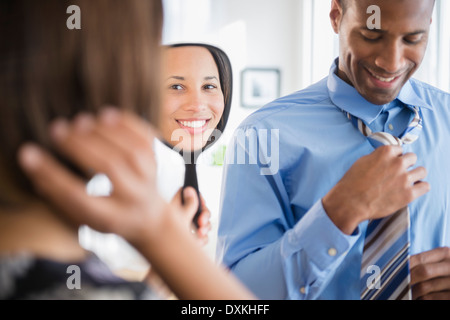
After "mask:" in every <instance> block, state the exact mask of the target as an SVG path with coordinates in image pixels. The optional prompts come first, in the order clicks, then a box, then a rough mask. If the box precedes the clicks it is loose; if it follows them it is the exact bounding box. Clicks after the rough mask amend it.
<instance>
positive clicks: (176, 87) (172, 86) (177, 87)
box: [170, 84, 183, 90]
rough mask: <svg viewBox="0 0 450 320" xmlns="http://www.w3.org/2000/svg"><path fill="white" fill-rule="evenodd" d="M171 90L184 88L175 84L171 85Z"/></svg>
mask: <svg viewBox="0 0 450 320" xmlns="http://www.w3.org/2000/svg"><path fill="white" fill-rule="evenodd" d="M170 89H173V90H183V87H182V86H181V85H179V84H174V85H171V86H170Z"/></svg>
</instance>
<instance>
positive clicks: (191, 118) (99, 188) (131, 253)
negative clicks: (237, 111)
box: [80, 43, 232, 278]
mask: <svg viewBox="0 0 450 320" xmlns="http://www.w3.org/2000/svg"><path fill="white" fill-rule="evenodd" d="M162 62H163V63H162V77H161V78H162V86H161V105H162V108H161V113H160V128H161V134H162V140H163V141H164V144H160V143H158V141H157V142H156V143H155V156H156V160H157V167H158V187H159V191H160V192H161V194H162V196H163V197H164V198H165V199H166V200H167V201H174V202H177V201H178V202H179V201H182V194H181V191H182V190H183V188H184V187H186V186H192V187H194V189H196V190H197V191H198V195H199V199H200V204H199V208H198V210H197V212H196V215H195V216H194V226H195V227H196V228H195V229H194V228H193V233H195V234H196V235H197V238H198V240H199V241H200V242H201V243H202V244H203V245H206V244H207V242H208V232H209V231H210V230H211V222H210V218H211V213H210V211H209V209H208V208H207V206H206V203H205V200H204V199H203V197H201V196H200V192H199V188H198V183H197V175H196V164H195V163H187V164H185V163H184V161H183V160H182V159H180V157H176V158H174V157H173V154H171V153H172V151H171V150H172V149H174V150H177V153H178V152H179V153H180V154H181V155H182V157H181V158H183V159H184V158H185V156H186V155H190V154H191V152H192V151H195V152H196V153H197V155H199V153H200V152H201V151H203V150H205V149H206V148H207V147H209V146H211V145H212V143H213V142H214V140H213V139H211V136H213V138H214V139H218V138H219V137H220V133H221V132H223V130H224V129H225V125H226V122H227V119H228V116H229V113H230V107H231V98H232V68H231V63H230V61H229V59H228V57H227V55H226V53H225V52H223V51H222V50H221V49H219V48H217V47H215V46H212V45H208V44H200V43H179V44H172V45H170V46H164V47H163V55H162ZM167 147H169V148H170V151H168V150H167ZM188 157H189V156H188ZM184 175H186V177H185V178H184V181H183V176H184ZM183 184H184V186H183ZM182 187H183V188H182ZM180 188H181V189H180ZM110 190H111V186H110V183H109V181H108V179H107V177H105V176H104V175H98V176H96V177H94V179H92V180H91V181H90V182H89V184H88V192H89V193H90V194H91V195H94V196H108V195H109V194H110ZM80 241H81V243H82V245H83V246H84V247H85V248H87V249H90V250H92V251H94V252H96V253H97V254H98V255H99V256H101V257H102V258H104V259H105V260H106V261H108V263H109V264H110V265H111V267H112V268H113V269H115V270H117V272H118V273H126V274H129V273H130V271H129V270H138V269H145V268H147V266H146V263H145V259H143V258H142V256H141V255H140V254H139V253H138V252H136V250H135V249H134V248H132V247H130V245H129V244H128V243H127V242H126V241H124V240H123V239H121V238H120V237H117V236H114V235H109V234H108V235H104V234H101V233H98V232H96V231H94V230H92V229H90V228H87V227H83V228H82V229H81V230H80ZM108 247H113V248H114V250H112V251H111V252H110V251H108V250H106V249H105V248H108ZM140 265H143V266H142V267H139V266H140ZM132 274H137V276H133V278H134V277H136V278H140V277H141V275H140V272H137V273H136V271H134V272H132ZM150 275H152V274H151V273H150Z"/></svg>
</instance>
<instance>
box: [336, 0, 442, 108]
mask: <svg viewBox="0 0 450 320" xmlns="http://www.w3.org/2000/svg"><path fill="white" fill-rule="evenodd" d="M371 5H377V6H379V7H380V9H381V28H380V29H374V30H370V29H369V28H368V26H367V20H368V19H369V17H370V16H371V14H370V13H369V14H368V13H367V9H368V8H369V7H370V6H371ZM433 8H434V0H357V1H356V0H346V2H345V9H344V8H343V7H342V6H341V2H340V1H339V0H333V5H332V9H331V13H330V17H331V22H332V25H333V29H334V31H335V32H336V33H338V34H339V42H340V53H339V70H338V76H339V77H340V78H341V79H343V80H344V81H346V82H347V83H349V84H351V85H352V86H354V87H355V88H356V90H358V92H359V93H360V94H361V95H362V96H363V97H364V98H365V99H366V100H368V101H369V102H371V103H373V104H377V105H383V104H387V103H389V102H391V101H393V100H394V99H396V98H397V96H398V94H399V93H400V90H401V89H402V87H403V86H404V84H405V83H406V82H407V81H408V80H409V79H410V78H411V76H412V75H413V74H414V73H415V72H416V71H417V69H418V68H419V66H420V64H421V63H422V60H423V58H424V56H425V51H426V48H427V44H428V35H429V31H430V25H431V19H432V13H433Z"/></svg>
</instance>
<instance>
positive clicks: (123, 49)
mask: <svg viewBox="0 0 450 320" xmlns="http://www.w3.org/2000/svg"><path fill="white" fill-rule="evenodd" d="M71 5H77V6H78V7H79V8H80V10H81V29H80V30H78V29H75V30H69V29H68V27H67V19H69V17H70V16H71V15H70V14H68V13H67V9H68V7H69V6H71ZM162 10H163V9H162V3H161V0H70V1H69V0H38V1H36V0H1V1H0V39H1V41H0V97H1V98H0V177H1V178H0V206H7V205H8V206H12V205H20V204H22V203H23V202H24V201H26V199H28V198H30V196H31V197H33V196H34V192H33V190H32V188H31V186H30V184H29V182H28V179H26V177H25V175H24V174H23V173H22V171H21V170H20V168H19V166H18V164H17V159H16V154H17V151H18V149H19V147H20V146H21V145H22V144H23V143H25V142H28V141H31V142H36V143H38V144H39V145H41V146H43V147H45V148H47V149H50V150H52V146H51V143H50V139H49V134H48V127H49V124H50V122H51V121H53V120H54V119H55V118H58V117H65V118H69V119H70V118H72V117H73V116H74V115H75V114H77V113H79V112H82V111H85V112H91V113H96V112H97V111H99V110H100V108H102V107H104V106H105V105H111V106H116V107H120V108H123V109H127V110H131V111H134V112H136V113H138V114H139V115H142V116H143V117H145V118H146V119H148V120H149V121H151V122H156V121H157V119H158V116H159V108H158V106H159V80H160V79H159V74H160V72H159V67H160V42H161V34H162V22H163V21H162V20H163V18H162V17H163V13H162Z"/></svg>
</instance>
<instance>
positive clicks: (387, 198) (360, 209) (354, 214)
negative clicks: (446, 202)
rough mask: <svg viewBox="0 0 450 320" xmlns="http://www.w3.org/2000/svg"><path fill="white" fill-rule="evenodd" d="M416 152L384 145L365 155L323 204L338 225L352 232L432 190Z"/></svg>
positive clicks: (347, 232)
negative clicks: (413, 167)
mask: <svg viewBox="0 0 450 320" xmlns="http://www.w3.org/2000/svg"><path fill="white" fill-rule="evenodd" d="M416 162H417V156H416V155H415V154H412V153H408V154H403V150H402V148H401V147H397V146H384V147H380V148H378V149H376V150H375V151H374V152H373V153H372V154H370V155H367V156H365V157H362V158H361V159H359V160H358V161H356V162H355V164H354V165H353V166H352V167H351V168H350V170H349V171H348V172H347V173H346V174H345V176H344V177H343V178H342V179H341V181H339V182H338V183H337V184H336V186H335V187H334V188H333V189H332V190H331V191H330V192H329V193H328V194H327V195H326V196H325V197H324V198H323V200H322V202H323V207H324V209H325V211H326V212H327V214H328V215H329V217H330V219H331V220H332V221H333V222H334V223H335V225H336V226H337V227H338V228H339V229H341V231H343V232H344V233H346V234H352V233H353V232H354V231H355V230H356V228H357V226H358V225H359V224H360V223H361V222H363V221H366V220H373V219H380V218H384V217H386V216H389V215H391V214H393V213H395V212H397V211H398V210H400V209H402V208H404V207H406V206H407V205H408V204H409V203H411V202H412V201H414V200H415V199H417V198H418V197H420V196H422V195H424V194H425V193H427V192H428V191H429V190H430V186H429V184H428V183H426V182H423V181H422V180H423V179H425V177H426V175H427V172H426V170H425V168H423V167H420V168H416V169H414V170H409V169H410V168H411V167H412V166H414V165H415V163H416Z"/></svg>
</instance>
